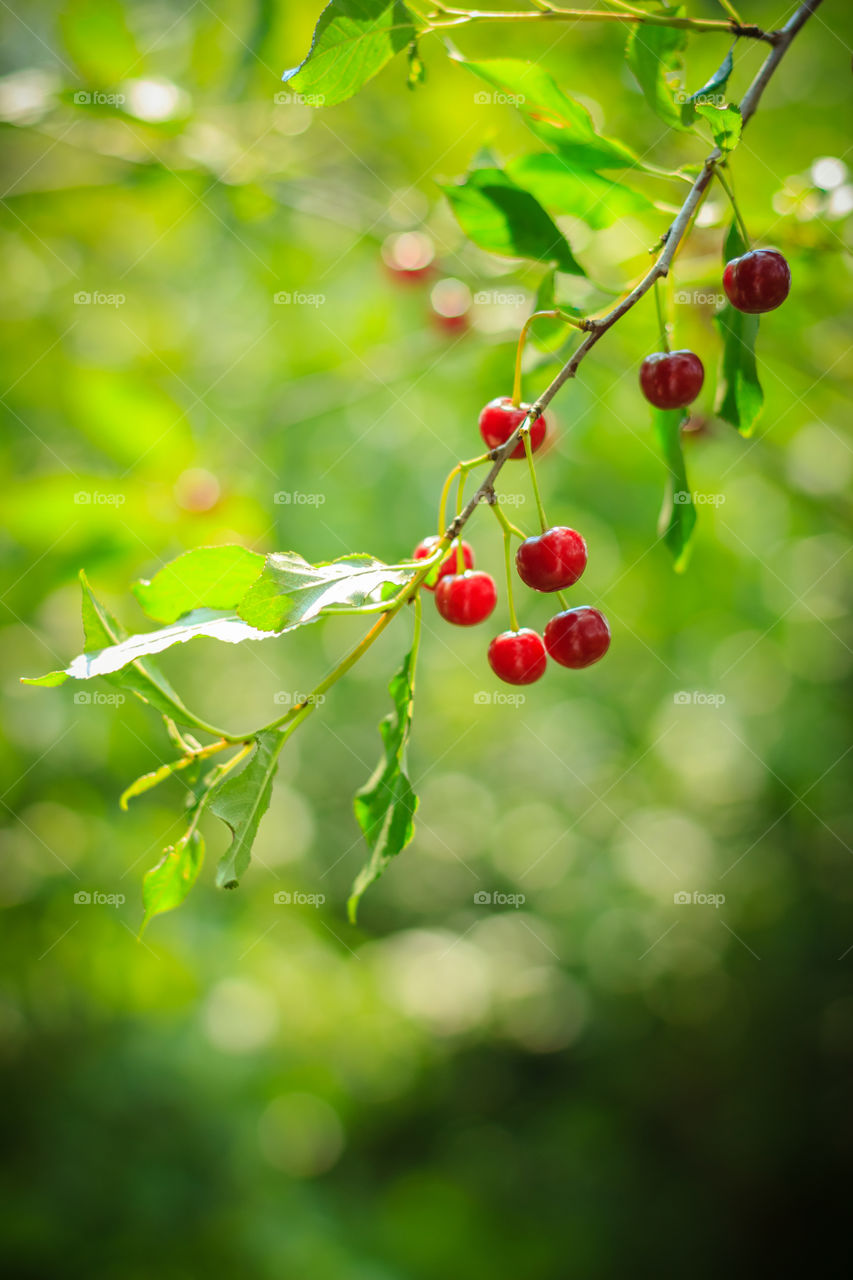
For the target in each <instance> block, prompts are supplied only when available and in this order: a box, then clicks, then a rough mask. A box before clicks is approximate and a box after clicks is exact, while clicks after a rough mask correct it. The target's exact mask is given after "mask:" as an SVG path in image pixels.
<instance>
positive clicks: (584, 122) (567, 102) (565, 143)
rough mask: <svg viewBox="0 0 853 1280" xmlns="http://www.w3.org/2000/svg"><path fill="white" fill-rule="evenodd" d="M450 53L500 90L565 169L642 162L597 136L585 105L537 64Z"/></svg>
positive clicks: (619, 144) (619, 166) (628, 150)
mask: <svg viewBox="0 0 853 1280" xmlns="http://www.w3.org/2000/svg"><path fill="white" fill-rule="evenodd" d="M454 57H455V59H456V61H457V62H460V63H461V64H462V65H463V66H465V67H467V68H468V70H469V71H473V72H474V74H475V75H476V76H479V78H480V79H481V80H485V81H486V83H487V84H491V85H494V86H495V88H496V89H499V90H500V91H501V93H502V94H503V95H504V97H505V99H506V100H507V101H508V102H509V103H510V104H512V105H514V106H516V107H517V108H518V110H519V111H520V112H521V113H522V115H523V116H524V118H525V119H526V120H527V122H528V124H529V125H530V127H531V128H532V129H533V131H534V132H535V133H536V135H537V136H538V137H540V138H542V139H543V140H544V141H546V142H548V143H549V144H550V145H551V146H552V147H555V148H558V149H559V151H560V154H561V157H562V159H563V160H564V162H565V163H566V164H567V165H568V166H569V167H571V168H573V169H576V170H577V169H579V170H582V171H589V170H592V171H596V170H598V169H625V168H632V167H633V166H635V165H641V164H642V162H641V161H640V159H639V157H638V156H637V154H636V152H634V151H632V150H631V148H630V147H628V146H626V145H625V144H624V143H622V142H617V141H616V139H615V138H606V137H604V136H602V135H601V134H599V133H598V132H597V131H596V128H595V125H594V124H593V122H592V117H591V116H590V114H589V111H588V110H587V109H586V107H584V106H582V105H581V103H579V102H576V101H575V100H574V98H570V97H569V96H568V95H567V94H565V93H563V91H562V89H561V88H560V87H559V85H557V83H556V81H555V80H554V79H553V78H552V77H551V76H550V75H549V74H548V72H547V71H545V70H544V69H543V68H542V67H540V66H537V64H536V63H530V62H522V61H520V60H518V59H515V58H496V59H494V60H490V61H488V62H468V61H466V60H465V59H464V58H462V57H461V56H460V55H458V54H454Z"/></svg>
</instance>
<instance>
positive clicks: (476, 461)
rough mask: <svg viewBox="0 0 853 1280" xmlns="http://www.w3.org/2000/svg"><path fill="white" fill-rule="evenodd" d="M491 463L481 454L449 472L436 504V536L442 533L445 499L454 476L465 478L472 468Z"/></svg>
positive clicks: (487, 456)
mask: <svg viewBox="0 0 853 1280" xmlns="http://www.w3.org/2000/svg"><path fill="white" fill-rule="evenodd" d="M486 462H491V455H490V454H488V453H483V454H481V455H480V457H479V458H469V459H468V460H467V462H457V464H456V466H455V467H454V468H453V470H452V471H451V472H450V475H449V476H448V477H447V479H446V480H445V482H444V487H443V489H442V491H441V500H440V501H439V504H438V536H439V537H441V535H442V534H443V533H444V530H445V527H446V519H447V499H448V498H449V496H450V488H451V485H452V484H453V481H454V479H455V478H456V476H460V477H461V476H466V475H467V474H468V472H469V471H471V470H472V469H473V468H474V467H480V466H483V464H484V463H486Z"/></svg>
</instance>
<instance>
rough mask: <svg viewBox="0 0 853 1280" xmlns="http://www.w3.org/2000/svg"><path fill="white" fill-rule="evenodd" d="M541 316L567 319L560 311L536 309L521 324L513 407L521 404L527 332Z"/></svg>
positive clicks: (513, 387)
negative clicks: (523, 360)
mask: <svg viewBox="0 0 853 1280" xmlns="http://www.w3.org/2000/svg"><path fill="white" fill-rule="evenodd" d="M541 316H548V317H549V318H550V319H551V320H565V319H566V317H565V316H562V315H560V312H559V311H534V312H533V313H532V315H529V316H528V317H527V319H526V320H525V322H524V324H523V325H522V326H521V332H520V333H519V335H518V345H517V347H516V349H515V378H514V379H513V383H512V400H511V402H510V403H511V404H512V407H513V409H517V408H518V407H519V405H520V404H521V361H522V357H523V356H524V344H525V342H526V341H527V333H528V330H529V329H530V326H531V324H532V323H533V321H534V320H538V319H539V318H540V317H541Z"/></svg>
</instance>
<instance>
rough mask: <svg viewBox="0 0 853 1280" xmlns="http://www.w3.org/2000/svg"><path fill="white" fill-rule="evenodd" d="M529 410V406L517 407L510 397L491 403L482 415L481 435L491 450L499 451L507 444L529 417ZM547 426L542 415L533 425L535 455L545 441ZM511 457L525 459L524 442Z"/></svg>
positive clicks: (531, 438) (532, 446) (531, 440)
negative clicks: (520, 424)
mask: <svg viewBox="0 0 853 1280" xmlns="http://www.w3.org/2000/svg"><path fill="white" fill-rule="evenodd" d="M529 408H530V405H529V404H520V405H518V406H517V407H516V406H515V405H513V403H512V400H511V398H510V397H509V396H498V397H497V399H496V400H490V401H489V403H488V404H487V405H486V407H485V408H484V409H483V411H482V413H481V414H480V435H481V436H482V437H483V439H484V440H485V442H486V444H487V445H488V446H489V448H490V449H498V448H500V446H501V445H502V444H506V442H507V440H508V439H509V438H510V436H511V435H512V433H513V431H515V429H516V427H517V426H518V425H519V423H521V422H522V421H523V420H524V418H525V417H526V416H527V411H528V410H529ZM547 426H548V424H547V422H546V421H545V418H544V417H543V416H542V414H540V415H539V417H538V418H536V419H535V420H534V421H533V422H532V423H531V426H530V448H531V449H532V450H533V452H534V453H535V452H536V450H537V449H538V448H539V446H540V445H541V443H542V441H543V440H544V439H545V432H546V430H547ZM509 456H510V457H511V458H523V457H524V441H523V440H519V442H518V444H517V445H516V446H515V448H514V449H513V451H512V453H511V454H510V455H509Z"/></svg>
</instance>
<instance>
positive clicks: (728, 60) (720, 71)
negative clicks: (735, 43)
mask: <svg viewBox="0 0 853 1280" xmlns="http://www.w3.org/2000/svg"><path fill="white" fill-rule="evenodd" d="M734 65H735V63H734V56H733V54H732V51H731V49H730V50H729V52H728V53H727V54H726V56H725V58H724V59H723V61H722V63H721V64H720V66H719V67H718V68H717V70H716V71H715V72H714V74H713V75H712V76H711V79H710V80H706V81H705V83H704V84H703V85H702V88H701V89H697V90H696V92H695V93H691V94H690V96H689V97H688V98H685V100H684V102H683V103H682V105H681V123H682V124H683V125H684V126H685V127H688V126H690V125H692V124H693V123H694V122H695V120H696V104H697V103H698V102H704V103H709V104H710V105H712V106H725V96H724V95H725V92H726V85H727V84H728V82H729V76H730V75H731V74H732V71H733V70H734Z"/></svg>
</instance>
